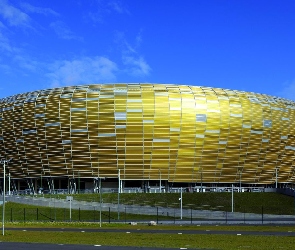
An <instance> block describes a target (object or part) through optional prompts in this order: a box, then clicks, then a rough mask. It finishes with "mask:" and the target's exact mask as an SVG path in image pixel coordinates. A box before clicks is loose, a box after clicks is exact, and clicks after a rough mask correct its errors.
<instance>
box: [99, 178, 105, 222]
mask: <svg viewBox="0 0 295 250" xmlns="http://www.w3.org/2000/svg"><path fill="white" fill-rule="evenodd" d="M101 179H104V178H100V177H98V180H99V203H100V207H99V227H101V193H102V192H101Z"/></svg>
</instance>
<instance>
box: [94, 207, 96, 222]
mask: <svg viewBox="0 0 295 250" xmlns="http://www.w3.org/2000/svg"><path fill="white" fill-rule="evenodd" d="M93 219H94V222H96V218H95V207H94V208H93Z"/></svg>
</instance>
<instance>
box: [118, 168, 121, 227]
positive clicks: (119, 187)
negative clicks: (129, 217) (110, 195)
mask: <svg viewBox="0 0 295 250" xmlns="http://www.w3.org/2000/svg"><path fill="white" fill-rule="evenodd" d="M118 180H119V186H118V221H119V220H120V192H121V179H120V169H119V171H118Z"/></svg>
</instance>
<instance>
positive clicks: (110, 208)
mask: <svg viewBox="0 0 295 250" xmlns="http://www.w3.org/2000/svg"><path fill="white" fill-rule="evenodd" d="M110 223H111V208H110V207H109V224H110Z"/></svg>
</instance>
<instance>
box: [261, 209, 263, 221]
mask: <svg viewBox="0 0 295 250" xmlns="http://www.w3.org/2000/svg"><path fill="white" fill-rule="evenodd" d="M261 223H262V224H263V206H261Z"/></svg>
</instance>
